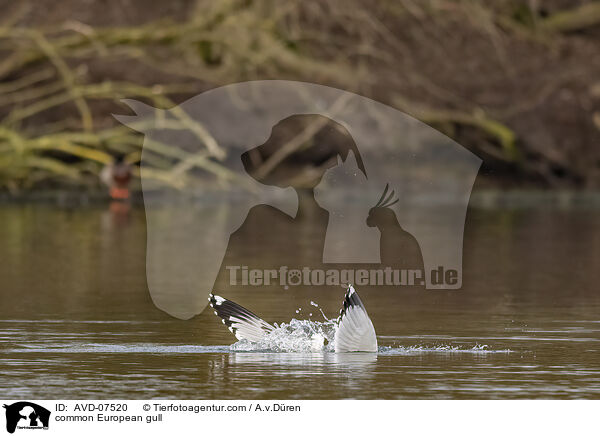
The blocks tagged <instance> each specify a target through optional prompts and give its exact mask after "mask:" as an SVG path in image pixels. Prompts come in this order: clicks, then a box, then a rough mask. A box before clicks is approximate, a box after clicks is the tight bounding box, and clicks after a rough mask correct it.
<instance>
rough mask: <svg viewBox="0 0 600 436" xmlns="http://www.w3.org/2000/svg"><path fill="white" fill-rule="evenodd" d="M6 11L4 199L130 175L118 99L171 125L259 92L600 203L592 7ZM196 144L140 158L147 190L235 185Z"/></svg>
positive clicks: (130, 138)
mask: <svg viewBox="0 0 600 436" xmlns="http://www.w3.org/2000/svg"><path fill="white" fill-rule="evenodd" d="M14 3H15V4H11V7H6V8H5V9H4V10H3V15H2V16H1V17H0V51H1V52H2V54H3V56H2V58H1V60H0V190H8V191H10V192H13V193H17V192H21V191H23V190H28V189H34V188H43V187H48V186H61V187H64V186H82V187H88V188H89V187H93V186H96V185H97V184H98V174H99V172H100V170H101V169H102V167H103V165H105V164H106V163H108V162H110V161H111V160H112V155H115V154H125V155H126V160H127V161H129V162H131V163H137V162H139V159H140V156H141V144H142V137H141V135H140V134H139V133H138V132H135V131H133V130H131V129H129V128H127V127H125V126H122V125H120V124H118V123H117V122H116V120H114V119H113V118H112V117H111V115H110V114H111V113H126V111H127V109H126V108H125V106H124V105H123V104H122V103H120V100H121V99H124V98H135V99H142V100H145V101H146V102H148V103H149V104H152V105H154V106H156V107H160V108H170V107H173V106H175V105H176V104H178V103H180V102H182V101H184V100H185V99H187V98H189V97H191V96H193V95H196V94H198V93H199V92H202V91H203V90H206V89H210V88H213V87H215V86H219V85H222V84H226V83H233V82H237V81H242V80H252V79H267V78H280V79H292V80H303V81H310V82H317V83H322V84H327V85H332V86H336V87H340V88H344V89H348V90H351V91H354V92H357V93H360V94H363V95H367V96H369V97H372V98H375V99H377V100H380V101H382V102H384V103H387V104H391V105H393V106H395V107H397V108H399V109H401V110H404V111H406V112H408V113H410V114H412V115H414V116H415V117H417V118H419V119H421V120H423V121H424V122H427V123H429V124H431V125H433V126H434V127H436V128H438V129H440V130H441V131H443V132H444V133H446V134H448V135H450V136H453V137H454V138H456V139H457V140H458V141H459V142H460V143H461V144H463V145H465V146H466V147H468V148H470V149H471V150H473V151H474V152H475V153H477V154H479V155H480V156H481V157H483V158H484V160H485V162H486V167H487V169H488V170H490V172H488V173H487V174H488V176H490V174H491V176H490V177H489V179H490V180H491V181H492V182H493V183H495V184H501V185H506V184H509V185H512V184H519V185H522V184H527V183H530V184H533V185H536V186H567V187H569V186H571V187H573V186H575V187H596V188H597V187H599V186H600V147H598V140H599V139H600V128H599V124H600V123H599V122H598V119H600V115H599V113H600V109H599V99H600V96H599V95H598V94H599V93H598V92H597V88H598V86H600V85H599V84H598V83H597V80H598V77H600V74H599V73H600V65H599V63H598V62H599V60H600V56H598V55H599V54H600V53H599V49H598V47H599V46H600V44H598V36H599V35H600V28H599V27H600V26H599V23H600V3H599V2H596V1H584V2H578V5H577V6H576V7H574V8H573V7H565V6H564V4H565V3H567V2H561V1H558V0H557V1H548V2H539V3H543V7H542V6H541V5H540V6H537V7H534V4H535V3H537V2H527V1H524V0H523V1H518V0H501V1H498V2H489V4H488V2H480V1H476V0H426V1H422V2H421V1H414V0H403V1H392V0H382V1H379V2H376V3H374V4H373V3H372V2H368V1H359V0H351V1H324V0H311V1H307V2H278V1H274V0H271V1H269V0H254V1H251V0H243V1H242V0H226V1H221V2H212V1H208V0H206V1H203V0H198V1H196V2H191V1H180V2H167V3H172V4H170V5H150V3H148V2H143V1H133V2H130V3H129V6H127V8H128V9H127V10H120V9H119V10H115V11H111V10H110V7H106V6H105V5H103V4H98V5H95V4H93V3H92V4H90V5H89V7H87V8H85V9H82V8H81V7H76V5H77V2H73V1H69V0H63V1H62V2H58V6H55V8H54V9H52V10H48V11H40V10H39V9H40V5H39V4H38V3H37V2H33V1H25V2H14ZM61 3H62V6H61ZM114 7H115V8H117V7H119V8H122V7H123V5H121V4H120V3H119V4H118V5H117V4H115V6H114ZM594 90H596V91H594ZM178 121H179V122H181V123H182V124H183V125H184V126H187V127H188V128H191V129H192V130H193V129H194V128H197V129H201V126H196V127H194V123H195V122H194V121H193V120H191V119H189V117H187V116H186V114H184V113H181V114H179V115H178ZM204 143H205V144H207V148H206V150H204V151H203V152H202V154H201V155H191V154H190V153H188V152H186V151H185V150H182V149H178V148H177V147H176V146H175V145H173V144H169V145H167V144H160V143H148V144H146V145H147V146H149V147H151V148H152V149H151V151H152V153H151V155H150V158H149V164H150V165H151V167H149V172H148V174H149V175H151V176H152V177H154V178H155V179H156V180H157V181H160V182H161V183H162V184H164V185H166V186H171V187H174V188H177V189H181V188H184V187H185V186H186V185H187V184H188V183H189V182H190V180H191V179H192V178H194V177H195V175H196V174H200V173H203V172H204V173H206V172H208V173H210V174H212V175H213V176H215V177H219V178H223V179H227V178H228V177H230V175H229V174H228V172H227V171H226V170H225V169H224V167H222V166H221V165H220V163H219V162H220V161H222V159H224V158H225V157H226V154H227V152H228V150H226V149H223V147H222V146H221V145H219V144H212V145H210V144H209V143H207V142H206V141H205V142H204ZM198 170H199V171H198ZM138 173H139V172H138Z"/></svg>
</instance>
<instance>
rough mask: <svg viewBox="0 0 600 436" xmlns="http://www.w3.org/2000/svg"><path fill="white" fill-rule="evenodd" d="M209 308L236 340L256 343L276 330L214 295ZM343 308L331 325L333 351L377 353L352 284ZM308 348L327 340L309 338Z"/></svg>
mask: <svg viewBox="0 0 600 436" xmlns="http://www.w3.org/2000/svg"><path fill="white" fill-rule="evenodd" d="M208 301H209V302H210V307H212V308H213V309H214V312H215V315H217V316H218V317H220V318H221V320H222V321H223V324H225V325H226V326H227V327H228V328H229V331H231V333H233V334H234V335H235V337H236V338H237V339H238V340H243V339H245V340H247V341H248V342H252V343H256V342H260V341H262V340H264V339H265V338H267V337H268V335H269V334H270V333H272V332H273V331H275V330H276V327H275V326H274V325H272V324H269V323H268V322H266V321H264V320H263V319H261V318H260V317H258V316H257V315H255V314H254V313H252V312H251V311H249V310H248V309H246V308H244V307H242V306H240V305H239V304H237V303H234V302H233V301H230V300H227V299H225V298H223V297H220V296H218V295H214V294H210V295H209V297H208ZM343 305H344V307H343V308H342V309H341V310H340V316H339V317H338V319H337V321H336V323H335V335H334V339H333V348H334V350H335V352H336V353H343V352H351V351H366V352H377V337H376V335H375V328H374V327H373V323H372V322H371V318H369V315H368V314H367V310H366V309H365V306H364V305H363V302H362V301H361V299H360V297H359V296H358V293H357V292H356V290H355V289H354V287H353V286H352V285H348V290H347V291H346V295H345V297H344V302H343ZM312 342H313V343H312V347H311V348H312V349H313V350H319V349H321V350H323V349H324V347H325V346H326V345H327V340H326V339H325V338H324V337H323V336H320V335H317V336H315V337H313V338H312Z"/></svg>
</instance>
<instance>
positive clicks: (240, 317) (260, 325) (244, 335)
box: [208, 294, 274, 342]
mask: <svg viewBox="0 0 600 436" xmlns="http://www.w3.org/2000/svg"><path fill="white" fill-rule="evenodd" d="M208 301H209V302H210V307H212V308H213V309H214V311H215V315H217V316H218V317H220V318H221V320H222V321H223V324H225V325H226V326H227V327H229V331H230V332H231V333H233V334H234V335H235V337H236V338H238V339H239V340H242V339H247V340H249V341H251V342H257V341H260V340H261V339H262V338H263V337H264V335H265V334H267V333H269V332H270V331H271V330H273V329H274V327H273V326H272V325H271V324H269V323H268V322H265V321H263V320H262V319H260V318H259V317H258V316H256V315H255V314H253V313H252V312H250V311H249V310H248V309H246V308H244V307H242V306H240V305H239V304H237V303H234V302H233V301H230V300H227V299H225V298H223V297H219V296H218V295H213V294H210V295H209V296H208Z"/></svg>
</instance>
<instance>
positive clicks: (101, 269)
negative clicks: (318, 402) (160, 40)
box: [0, 204, 600, 399]
mask: <svg viewBox="0 0 600 436" xmlns="http://www.w3.org/2000/svg"><path fill="white" fill-rule="evenodd" d="M0 222H1V223H2V226H1V227H0V240H1V241H2V245H1V246H0V259H1V260H2V262H1V264H0V280H1V282H0V283H1V285H0V286H1V288H0V295H1V301H2V304H1V305H0V364H1V365H2V375H1V376H0V378H1V386H2V389H1V391H0V392H1V394H0V396H1V397H4V398H15V399H22V398H38V399H40V398H64V399H75V398H97V399H109V398H131V399H146V398H181V399H210V398H217V399H230V398H243V399H255V398H257V399H267V398H273V399H289V398H296V399H336V398H364V399H370V398H373V399H374V398H390V399H391V398H397V399H402V398H413V399H417V398H423V399H425V398H429V399H444V398H450V399H487V398H595V399H600V354H599V352H600V293H599V292H598V283H599V279H600V277H599V275H600V274H599V272H598V269H597V266H598V265H599V264H600V211H599V210H598V209H594V208H581V207H575V208H567V209H564V208H557V207H551V208H526V207H516V208H509V207H505V208H487V209H478V208H473V209H471V210H470V211H469V214H468V221H467V227H466V234H465V248H464V251H465V258H464V259H465V261H464V266H465V271H464V278H463V284H464V286H463V289H462V290H459V291H423V290H403V289H389V288H386V289H375V288H372V289H370V288H367V289H359V293H360V295H361V296H362V297H363V300H364V302H365V304H366V306H367V309H368V311H369V314H370V316H371V318H372V319H373V322H374V325H375V328H376V331H377V334H378V341H379V346H380V347H379V352H378V353H377V354H376V355H375V354H367V353H353V354H335V353H329V352H325V353H300V352H296V353H294V352H291V353H290V352H274V351H267V352H265V351H235V350H232V349H231V348H230V347H229V345H230V344H232V343H233V342H235V339H234V338H233V336H232V335H231V334H230V333H229V332H228V331H227V330H226V329H225V328H223V326H222V324H221V323H220V322H219V320H218V319H217V318H216V317H215V316H214V315H213V314H212V311H211V310H206V311H204V312H203V313H202V314H200V315H198V316H196V317H194V318H192V319H189V320H179V319H175V318H172V317H170V316H169V315H167V314H165V313H164V312H162V311H160V310H159V309H157V308H156V306H155V305H154V304H153V302H152V299H151V297H150V294H149V292H148V289H147V284H146V278H145V277H146V275H145V268H146V266H145V243H146V227H145V217H144V212H143V210H142V209H139V208H135V207H134V208H132V210H131V211H129V213H127V214H123V213H119V212H116V213H115V211H114V210H113V211H112V212H111V210H109V208H108V207H105V206H89V207H85V208H80V207H79V208H75V209H72V208H64V207H56V206H51V205H44V204H33V205H3V206H2V207H0ZM206 255H207V256H209V255H210V253H207V254H206ZM174 261H176V259H175V260H174ZM342 297H343V289H341V288H340V289H339V291H338V290H335V291H332V290H327V291H324V292H323V294H322V295H320V296H319V298H315V297H314V295H313V294H310V295H309V294H308V293H306V292H304V291H302V290H301V289H290V290H287V291H285V290H282V289H279V290H273V291H271V292H266V293H264V294H262V295H261V298H260V299H253V298H252V296H247V297H244V296H243V295H242V296H241V297H239V298H241V299H242V300H243V301H240V302H241V303H242V304H244V305H247V306H249V307H250V308H251V309H252V310H254V311H255V312H257V313H259V314H260V315H261V316H263V317H264V318H265V319H266V320H268V321H271V322H284V321H289V320H290V319H291V318H311V319H312V320H315V321H323V316H322V314H321V313H320V311H319V310H318V309H317V308H316V307H315V306H314V305H311V304H310V302H311V300H316V303H317V304H318V305H319V306H320V308H321V309H322V310H323V312H324V313H325V315H326V316H327V317H329V318H333V317H335V316H336V315H337V312H338V310H339V307H340V304H341V300H342ZM298 309H302V310H299V311H298V313H296V311H297V310H298ZM310 314H312V315H310Z"/></svg>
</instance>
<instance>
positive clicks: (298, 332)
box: [231, 319, 336, 353]
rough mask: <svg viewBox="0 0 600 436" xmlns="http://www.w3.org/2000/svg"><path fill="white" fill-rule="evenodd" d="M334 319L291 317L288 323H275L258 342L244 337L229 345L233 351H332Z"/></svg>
mask: <svg viewBox="0 0 600 436" xmlns="http://www.w3.org/2000/svg"><path fill="white" fill-rule="evenodd" d="M335 328H336V325H335V321H334V320H330V319H326V321H322V322H321V321H311V320H307V319H303V320H298V319H292V320H291V321H290V322H289V323H282V324H279V325H278V324H275V330H273V331H272V332H270V333H269V334H267V335H265V336H264V338H263V339H262V340H261V341H259V342H249V341H247V340H246V339H242V340H241V341H238V342H236V343H235V344H233V345H231V350H233V351H271V352H296V353H302V352H317V351H326V352H329V351H333V338H334V335H335Z"/></svg>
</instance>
